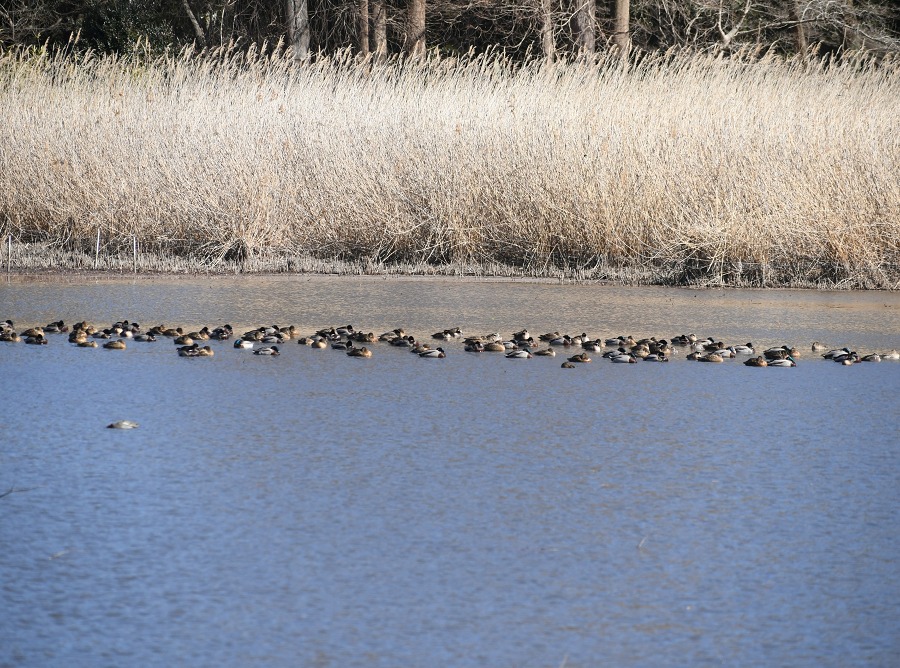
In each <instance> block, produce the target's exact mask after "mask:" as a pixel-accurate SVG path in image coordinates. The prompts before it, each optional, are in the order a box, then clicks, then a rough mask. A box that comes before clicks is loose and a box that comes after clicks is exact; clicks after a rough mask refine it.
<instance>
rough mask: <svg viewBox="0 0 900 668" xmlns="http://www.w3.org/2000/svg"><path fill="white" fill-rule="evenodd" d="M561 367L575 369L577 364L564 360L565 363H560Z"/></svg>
mask: <svg viewBox="0 0 900 668" xmlns="http://www.w3.org/2000/svg"><path fill="white" fill-rule="evenodd" d="M560 367H561V368H563V369H574V368H575V365H574V364H572V363H571V362H563V363H562V364H561V365H560Z"/></svg>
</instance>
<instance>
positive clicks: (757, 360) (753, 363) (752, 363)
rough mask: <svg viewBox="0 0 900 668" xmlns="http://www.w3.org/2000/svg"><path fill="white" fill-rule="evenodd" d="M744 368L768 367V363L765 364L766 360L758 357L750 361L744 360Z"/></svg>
mask: <svg viewBox="0 0 900 668" xmlns="http://www.w3.org/2000/svg"><path fill="white" fill-rule="evenodd" d="M744 366H760V367H762V366H769V363H768V362H766V358H765V357H763V356H762V355H760V356H759V357H754V358H752V359H749V360H746V361H745V362H744Z"/></svg>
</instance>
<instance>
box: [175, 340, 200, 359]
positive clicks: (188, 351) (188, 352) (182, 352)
mask: <svg viewBox="0 0 900 668" xmlns="http://www.w3.org/2000/svg"><path fill="white" fill-rule="evenodd" d="M199 348H200V344H199V343H192V344H190V345H187V346H181V347H180V348H179V349H178V350H177V352H178V356H179V357H199V355H200V353H199V350H198V349H199Z"/></svg>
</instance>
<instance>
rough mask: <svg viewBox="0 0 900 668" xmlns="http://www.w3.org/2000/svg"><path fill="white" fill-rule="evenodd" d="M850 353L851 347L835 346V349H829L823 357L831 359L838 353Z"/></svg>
mask: <svg viewBox="0 0 900 668" xmlns="http://www.w3.org/2000/svg"><path fill="white" fill-rule="evenodd" d="M849 354H850V349H849V348H835V349H833V350H829V351H828V352H827V353H825V354H824V355H822V358H823V359H826V360H830V359H834V358H835V356H837V355H849Z"/></svg>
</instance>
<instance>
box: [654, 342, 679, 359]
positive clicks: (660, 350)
mask: <svg viewBox="0 0 900 668" xmlns="http://www.w3.org/2000/svg"><path fill="white" fill-rule="evenodd" d="M673 352H674V350H673V348H672V346H670V345H669V342H668V341H666V340H665V339H660V340H659V341H657V342H656V343H654V344H652V345H650V353H651V354H655V355H665V356H668V355H671V354H672V353H673Z"/></svg>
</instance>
